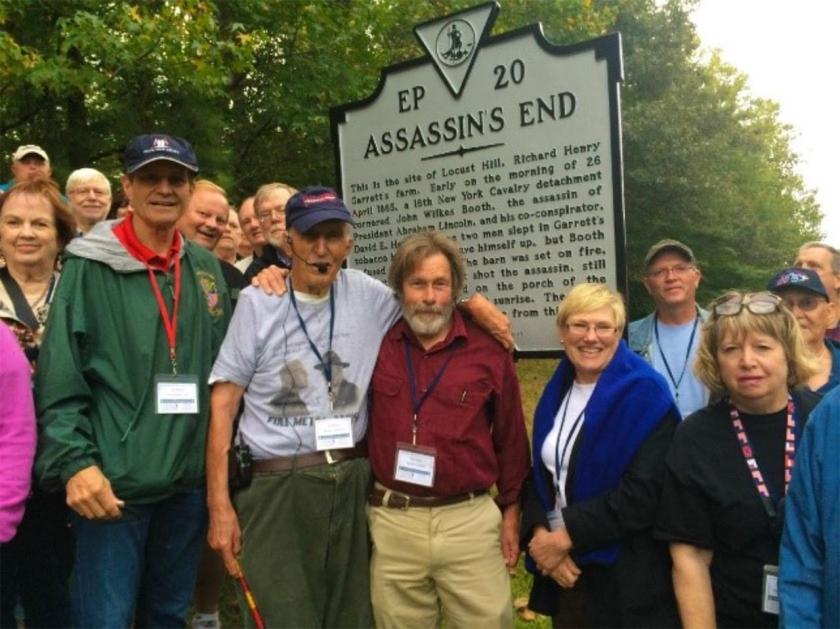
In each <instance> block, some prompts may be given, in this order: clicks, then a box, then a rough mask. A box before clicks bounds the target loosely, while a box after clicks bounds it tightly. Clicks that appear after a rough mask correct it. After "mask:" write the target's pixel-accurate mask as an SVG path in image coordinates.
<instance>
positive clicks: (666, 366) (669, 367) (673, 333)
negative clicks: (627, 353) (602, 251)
mask: <svg viewBox="0 0 840 629" xmlns="http://www.w3.org/2000/svg"><path fill="white" fill-rule="evenodd" d="M702 277H703V276H702V274H701V273H700V270H699V269H698V268H697V260H696V259H695V257H694V252H693V251H692V250H691V249H690V248H689V247H688V245H686V244H684V243H681V242H680V241H678V240H672V239H665V240H660V241H659V242H657V243H656V244H655V245H653V246H652V247H651V248H650V249H648V252H647V255H646V256H645V276H644V278H643V279H642V283H643V284H644V286H645V289H646V290H647V292H648V294H649V295H650V296H651V298H652V299H653V303H654V305H655V306H656V309H655V310H654V311H653V312H652V313H651V314H649V315H648V316H646V317H644V318H642V319H638V320H637V321H633V322H632V323H630V329H629V332H628V336H629V343H630V347H631V349H632V350H633V351H635V352H636V353H638V354H639V355H640V356H641V357H642V358H644V359H645V360H647V361H648V362H649V363H650V364H651V365H652V366H653V368H654V369H656V370H657V371H658V372H660V373H661V374H662V375H663V376H664V377H665V380H666V381H667V382H668V388H670V389H671V393H672V395H673V396H674V399H675V400H676V402H677V407H678V408H679V409H680V413H681V414H682V416H683V417H686V416H687V415H689V414H691V413H693V412H694V411H696V410H697V409H700V408H703V407H704V406H705V405H706V403H707V402H708V400H709V392H708V390H707V389H706V387H704V386H703V384H702V383H701V382H700V380H698V379H697V377H696V376H695V375H694V370H693V369H692V365H693V364H694V358H695V356H696V354H697V347H698V346H699V345H700V327H701V326H702V324H703V322H704V321H705V320H706V319H707V318H708V316H709V313H708V312H707V311H705V310H703V309H702V308H700V306H698V305H697V301H696V293H697V287H698V286H699V285H700V280H701V279H702Z"/></svg>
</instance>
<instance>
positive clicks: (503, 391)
mask: <svg viewBox="0 0 840 629" xmlns="http://www.w3.org/2000/svg"><path fill="white" fill-rule="evenodd" d="M403 339H408V341H409V345H410V355H411V361H412V365H413V370H414V377H415V379H416V382H417V396H418V397H419V396H421V395H422V394H423V391H424V390H425V389H426V387H428V385H429V384H430V383H431V382H432V380H433V379H434V377H435V375H436V374H437V373H438V371H439V370H440V368H441V367H442V365H443V364H444V363H445V362H446V360H447V357H448V356H449V355H450V353H449V348H450V346H451V345H453V344H454V350H453V352H452V354H451V359H450V361H449V364H448V366H447V367H446V370H445V371H444V373H443V376H442V377H441V379H440V381H439V382H438V385H437V387H435V389H434V390H433V391H432V393H431V394H430V395H429V397H428V398H427V399H426V401H425V403H424V404H423V406H422V407H421V409H420V412H419V413H418V431H417V445H421V446H431V447H433V448H435V450H436V455H437V456H436V469H435V482H434V487H431V488H427V487H422V486H420V485H413V484H409V483H403V482H398V481H395V480H394V458H395V455H396V445H397V442H406V443H411V429H412V415H413V410H412V409H413V405H412V399H411V386H410V384H409V372H408V369H407V366H406V357H405V346H404V340H403ZM368 450H369V456H370V463H371V467H372V468H373V475H374V477H375V478H376V480H377V481H378V482H379V483H381V484H382V485H385V486H386V487H389V488H391V489H394V490H396V491H401V492H404V493H407V494H411V495H414V496H435V497H447V496H454V495H457V494H462V493H466V492H469V491H479V490H486V489H489V488H490V487H491V486H493V484H496V485H497V487H498V491H499V494H498V497H497V498H496V501H497V503H498V504H499V506H500V507H506V506H507V505H509V504H511V503H514V502H518V500H519V494H520V491H521V488H522V483H523V481H524V480H525V477H526V476H527V475H528V470H529V452H528V437H527V435H526V432H525V422H524V419H523V416H522V403H521V400H520V397H519V382H518V380H517V379H516V371H515V369H514V366H513V360H512V359H511V356H510V354H509V353H508V352H506V351H505V350H504V348H503V347H502V346H501V345H499V344H498V343H497V342H496V341H494V340H493V339H492V338H491V337H490V336H489V335H488V334H487V333H486V332H484V331H483V330H481V329H479V328H478V327H477V326H476V325H475V324H473V323H472V322H470V321H466V320H465V319H463V318H462V317H461V315H460V313H458V312H457V311H456V312H455V313H454V314H453V325H452V329H451V330H450V331H449V334H448V335H447V337H446V339H444V340H443V341H442V342H440V343H438V344H437V345H435V346H434V347H432V348H431V349H429V350H425V349H423V346H422V345H420V343H419V342H418V341H417V338H416V337H415V336H414V333H413V332H412V331H411V329H410V328H409V327H408V325H407V324H406V323H405V321H404V320H402V319H401V320H400V321H398V322H397V323H396V324H394V327H392V328H391V330H390V331H389V332H388V334H387V335H386V336H385V339H384V340H383V341H382V346H381V348H380V350H379V358H378V359H377V361H376V367H375V369H374V372H373V386H372V391H371V401H370V425H369V427H368Z"/></svg>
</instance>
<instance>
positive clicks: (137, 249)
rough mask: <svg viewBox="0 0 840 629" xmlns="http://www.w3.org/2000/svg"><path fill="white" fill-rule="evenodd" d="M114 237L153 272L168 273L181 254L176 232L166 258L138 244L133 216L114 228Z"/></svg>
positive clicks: (179, 240)
mask: <svg viewBox="0 0 840 629" xmlns="http://www.w3.org/2000/svg"><path fill="white" fill-rule="evenodd" d="M114 236H116V237H117V240H119V241H120V242H121V243H122V245H123V247H125V248H126V250H127V251H128V252H129V253H130V254H131V255H132V257H134V258H137V259H138V260H140V262H142V263H143V264H145V265H146V266H148V267H151V268H152V270H154V271H164V272H165V271H168V270H169V267H170V266H172V263H173V262H175V258H176V257H177V256H178V255H179V254H180V253H181V236H180V235H179V234H178V231H177V230H176V231H175V234H174V235H173V236H172V244H171V245H170V246H169V252H168V253H167V254H166V257H163V256H161V255H158V254H157V253H155V252H154V251H152V250H151V249H149V248H148V247H147V246H146V245H144V244H143V243H142V242H140V239H139V238H138V237H137V232H136V231H134V215H133V214H129V215H128V216H126V217H125V219H123V220H122V222H120V223H119V224H117V225H116V226H115V227H114Z"/></svg>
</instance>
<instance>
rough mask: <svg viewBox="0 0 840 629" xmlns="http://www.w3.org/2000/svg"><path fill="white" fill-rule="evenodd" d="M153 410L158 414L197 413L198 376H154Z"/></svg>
mask: <svg viewBox="0 0 840 629" xmlns="http://www.w3.org/2000/svg"><path fill="white" fill-rule="evenodd" d="M155 412H156V413H158V414H159V415H195V414H196V413H198V376H192V375H183V376H173V375H166V374H158V375H156V376H155Z"/></svg>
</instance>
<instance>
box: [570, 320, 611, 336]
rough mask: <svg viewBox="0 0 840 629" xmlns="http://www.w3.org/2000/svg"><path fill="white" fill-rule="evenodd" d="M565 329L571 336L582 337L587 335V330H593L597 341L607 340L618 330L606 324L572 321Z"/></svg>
mask: <svg viewBox="0 0 840 629" xmlns="http://www.w3.org/2000/svg"><path fill="white" fill-rule="evenodd" d="M566 329H567V330H568V331H569V334H571V335H572V336H579V337H584V336H586V335H587V334H589V330H595V336H597V337H598V338H599V339H609V338H612V335H613V334H615V331H616V330H617V329H618V328H616V327H615V326H612V325H608V324H606V323H595V324H592V323H586V322H585V321H572V322H571V323H567V324H566Z"/></svg>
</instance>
